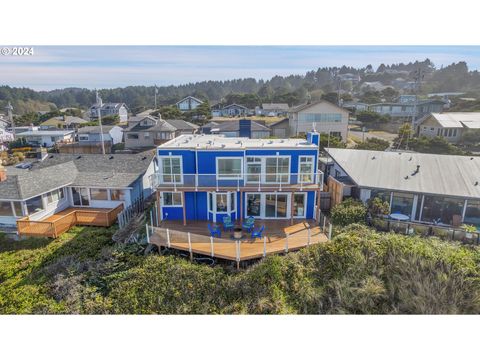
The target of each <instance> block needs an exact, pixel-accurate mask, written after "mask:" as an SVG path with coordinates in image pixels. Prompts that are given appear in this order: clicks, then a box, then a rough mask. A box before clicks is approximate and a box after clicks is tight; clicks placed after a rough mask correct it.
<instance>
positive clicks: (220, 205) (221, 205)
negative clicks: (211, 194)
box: [216, 193, 228, 213]
mask: <svg viewBox="0 0 480 360" xmlns="http://www.w3.org/2000/svg"><path fill="white" fill-rule="evenodd" d="M216 198H217V210H216V211H217V213H219V212H227V210H228V204H227V194H226V193H225V194H217V195H216Z"/></svg>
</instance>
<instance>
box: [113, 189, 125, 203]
mask: <svg viewBox="0 0 480 360" xmlns="http://www.w3.org/2000/svg"><path fill="white" fill-rule="evenodd" d="M110 199H111V200H114V201H125V190H114V189H110Z"/></svg>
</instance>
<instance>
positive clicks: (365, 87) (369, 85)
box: [360, 81, 392, 91]
mask: <svg viewBox="0 0 480 360" xmlns="http://www.w3.org/2000/svg"><path fill="white" fill-rule="evenodd" d="M387 88H392V86H390V85H383V84H382V83H381V82H380V81H365V82H363V83H362V84H361V85H360V90H362V91H372V90H373V91H382V90H385V89H387Z"/></svg>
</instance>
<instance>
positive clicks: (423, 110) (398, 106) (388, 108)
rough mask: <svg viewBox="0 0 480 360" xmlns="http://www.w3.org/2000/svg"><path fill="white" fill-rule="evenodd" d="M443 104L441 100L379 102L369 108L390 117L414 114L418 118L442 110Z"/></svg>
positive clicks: (405, 116)
mask: <svg viewBox="0 0 480 360" xmlns="http://www.w3.org/2000/svg"><path fill="white" fill-rule="evenodd" d="M445 104H446V103H445V102H444V101H442V100H420V101H418V102H417V103H416V104H415V101H413V102H393V103H379V104H372V105H370V106H369V110H370V111H373V112H376V113H379V114H382V115H388V116H390V117H392V118H411V117H413V116H414V115H415V118H416V119H419V118H421V117H422V116H424V115H426V114H429V113H432V112H433V113H438V112H442V111H443V108H444V106H445Z"/></svg>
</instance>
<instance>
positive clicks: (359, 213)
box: [331, 198, 367, 226]
mask: <svg viewBox="0 0 480 360" xmlns="http://www.w3.org/2000/svg"><path fill="white" fill-rule="evenodd" d="M331 215H332V223H333V225H340V226H347V225H350V224H354V223H358V224H364V223H365V218H366V216H367V208H366V207H365V205H363V203H362V202H361V201H358V200H355V199H353V198H348V199H346V200H344V201H342V202H341V203H340V204H337V205H335V206H334V207H333V209H332V213H331Z"/></svg>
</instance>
